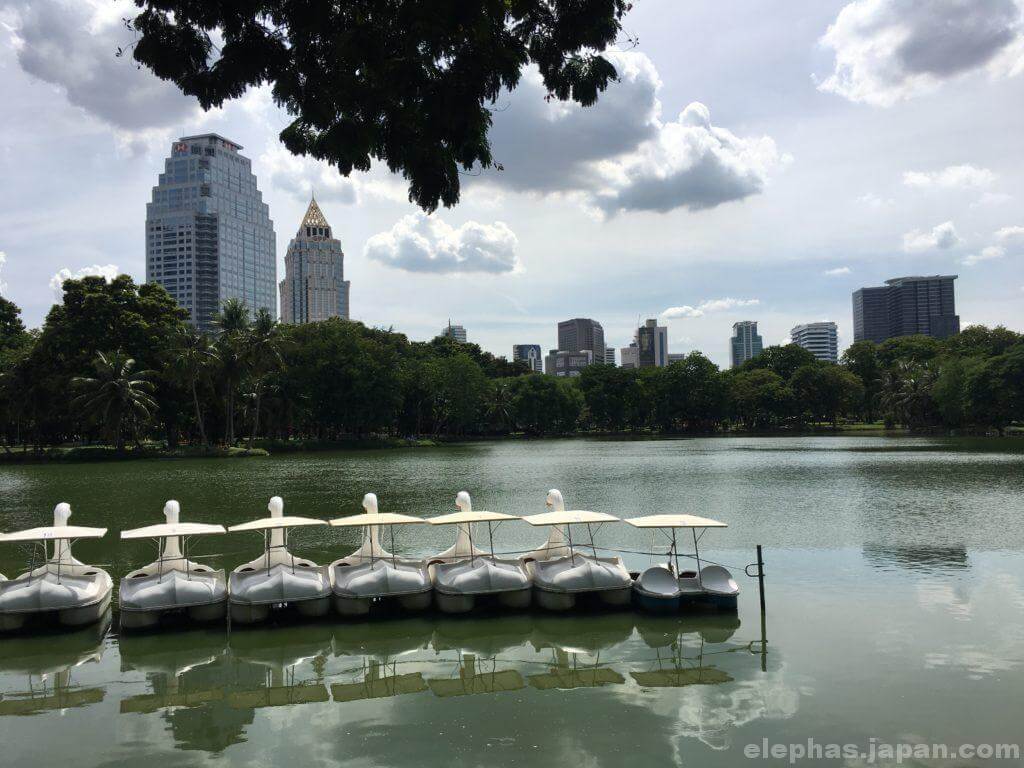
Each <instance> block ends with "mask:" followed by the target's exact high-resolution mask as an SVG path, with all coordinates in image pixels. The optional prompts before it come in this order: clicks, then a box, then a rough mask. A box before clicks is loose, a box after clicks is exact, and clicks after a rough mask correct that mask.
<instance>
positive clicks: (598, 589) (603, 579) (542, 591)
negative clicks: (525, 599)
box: [527, 553, 633, 611]
mask: <svg viewBox="0 0 1024 768" xmlns="http://www.w3.org/2000/svg"><path fill="white" fill-rule="evenodd" d="M527 567H528V569H529V572H530V575H531V576H532V578H533V587H534V593H533V594H534V599H535V600H536V602H537V605H539V606H540V607H541V608H544V609H545V610H549V611H567V610H570V609H572V608H574V607H575V606H576V604H577V602H578V601H579V599H580V598H582V597H584V596H586V597H587V598H588V599H590V598H591V596H592V597H593V599H595V600H596V601H597V602H598V603H599V604H601V605H605V606H608V607H619V606H624V605H628V604H629V602H630V600H631V599H632V590H633V580H632V578H630V575H629V572H628V571H627V570H626V568H625V566H624V565H623V564H622V559H621V558H618V557H592V556H590V555H583V554H579V553H575V554H570V555H569V556H568V557H558V558H553V559H551V560H536V561H532V562H530V563H528V565H527Z"/></svg>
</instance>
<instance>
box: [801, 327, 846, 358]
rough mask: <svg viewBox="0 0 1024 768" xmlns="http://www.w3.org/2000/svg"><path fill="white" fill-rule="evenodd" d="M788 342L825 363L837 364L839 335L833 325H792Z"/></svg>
mask: <svg viewBox="0 0 1024 768" xmlns="http://www.w3.org/2000/svg"><path fill="white" fill-rule="evenodd" d="M789 338H790V341H792V342H793V343H794V344H796V345H797V346H798V347H803V348H804V349H806V350H807V351H808V352H810V353H811V354H812V355H814V356H815V357H816V358H818V359H819V360H824V361H825V362H826V363H837V362H839V335H838V333H837V332H836V324H835V323H803V324H802V325H794V326H793V330H791V331H790V332H789Z"/></svg>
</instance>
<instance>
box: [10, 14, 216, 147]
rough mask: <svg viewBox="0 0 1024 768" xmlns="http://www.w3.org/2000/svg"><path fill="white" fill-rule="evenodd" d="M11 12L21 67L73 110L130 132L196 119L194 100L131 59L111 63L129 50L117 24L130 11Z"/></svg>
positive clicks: (126, 34) (124, 33)
mask: <svg viewBox="0 0 1024 768" xmlns="http://www.w3.org/2000/svg"><path fill="white" fill-rule="evenodd" d="M9 7H10V8H11V10H12V11H13V13H12V14H11V15H10V17H9V18H10V19H11V21H12V23H11V24H10V25H9V29H10V31H11V35H12V39H13V42H14V48H15V50H16V51H17V56H18V64H19V66H20V67H21V68H22V69H23V70H24V71H25V72H27V73H28V74H29V75H32V76H33V77H36V78H38V79H40V80H42V81H44V82H47V83H50V84H52V85H55V86H57V87H58V88H59V89H60V90H61V91H62V92H63V93H64V94H65V96H66V97H67V100H68V101H69V102H70V103H71V104H74V105H75V106H77V107H80V108H82V109H83V110H85V111H86V112H88V113H89V114H91V115H93V116H95V117H97V118H99V119H100V120H102V121H104V122H105V123H107V124H109V125H112V126H114V127H115V128H119V129H123V130H125V131H128V132H133V131H140V130H144V129H152V128H155V127H167V126H172V125H176V124H179V123H181V122H183V121H188V120H189V119H190V118H195V117H196V116H198V115H199V114H200V109H199V106H198V102H196V100H195V99H193V98H192V97H188V96H185V95H183V94H182V93H181V92H180V91H179V90H178V88H177V87H176V86H175V85H173V84H171V83H169V82H165V81H163V80H160V79H159V78H158V77H156V76H155V75H153V74H152V73H151V72H150V71H149V70H148V69H145V68H142V69H139V68H138V66H137V65H136V63H135V61H134V59H132V56H131V52H130V51H128V52H127V53H126V54H125V55H123V56H121V57H115V55H114V53H115V51H116V50H117V48H118V47H121V48H127V47H128V46H129V45H130V44H131V42H132V33H131V32H130V31H128V30H127V29H126V28H125V27H124V24H122V23H121V17H122V16H133V15H134V13H135V9H134V6H133V4H132V3H128V2H121V3H117V4H107V3H103V4H93V3H87V2H76V1H75V0H32V2H12V3H10V4H9ZM133 149H134V148H133Z"/></svg>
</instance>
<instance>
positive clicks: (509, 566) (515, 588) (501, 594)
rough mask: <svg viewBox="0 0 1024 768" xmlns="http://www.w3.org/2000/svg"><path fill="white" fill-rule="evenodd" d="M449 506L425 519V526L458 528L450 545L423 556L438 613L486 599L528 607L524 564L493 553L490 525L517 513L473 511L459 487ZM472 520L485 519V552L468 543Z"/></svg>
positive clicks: (529, 593)
mask: <svg viewBox="0 0 1024 768" xmlns="http://www.w3.org/2000/svg"><path fill="white" fill-rule="evenodd" d="M455 505H456V506H457V507H458V509H459V511H458V512H453V513H451V514H448V515H440V516H439V517H431V518H428V519H427V522H428V523H430V524H431V525H455V526H457V527H458V533H457V534H456V538H455V544H453V545H452V546H451V547H449V548H448V549H446V550H445V551H444V552H441V553H440V554H438V555H435V556H434V557H432V558H431V559H430V560H429V561H428V571H429V573H430V578H431V581H432V583H433V585H434V600H435V602H436V603H437V607H438V609H440V610H441V611H442V612H443V613H467V612H469V611H471V610H473V608H474V607H476V605H477V603H478V602H479V601H480V600H487V599H490V598H493V599H494V600H495V601H496V602H497V604H498V605H500V606H502V607H504V608H512V609H523V608H528V607H529V606H530V603H531V601H532V596H533V589H532V582H531V579H530V574H529V573H528V572H527V570H526V566H525V564H524V563H523V562H522V561H521V560H519V559H518V558H516V559H503V558H498V557H496V556H495V555H494V524H495V523H501V522H504V521H506V520H519V519H521V518H519V517H517V516H516V515H506V514H502V513H501V512H486V511H483V510H474V509H473V503H472V500H471V499H470V497H469V494H468V493H466V492H465V491H460V492H459V494H458V496H457V497H456V499H455ZM473 523H487V530H488V538H489V539H490V543H491V551H490V553H487V552H485V551H484V550H482V549H480V548H479V547H477V546H475V545H474V544H473V535H472V528H471V526H472V525H473Z"/></svg>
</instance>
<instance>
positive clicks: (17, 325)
mask: <svg viewBox="0 0 1024 768" xmlns="http://www.w3.org/2000/svg"><path fill="white" fill-rule="evenodd" d="M24 339H25V324H24V323H22V322H21V308H20V307H19V306H18V305H17V304H15V303H14V302H13V301H8V300H7V299H5V298H4V297H3V296H0V350H3V349H10V348H11V347H14V346H18V345H20V344H22V343H23V342H24Z"/></svg>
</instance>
